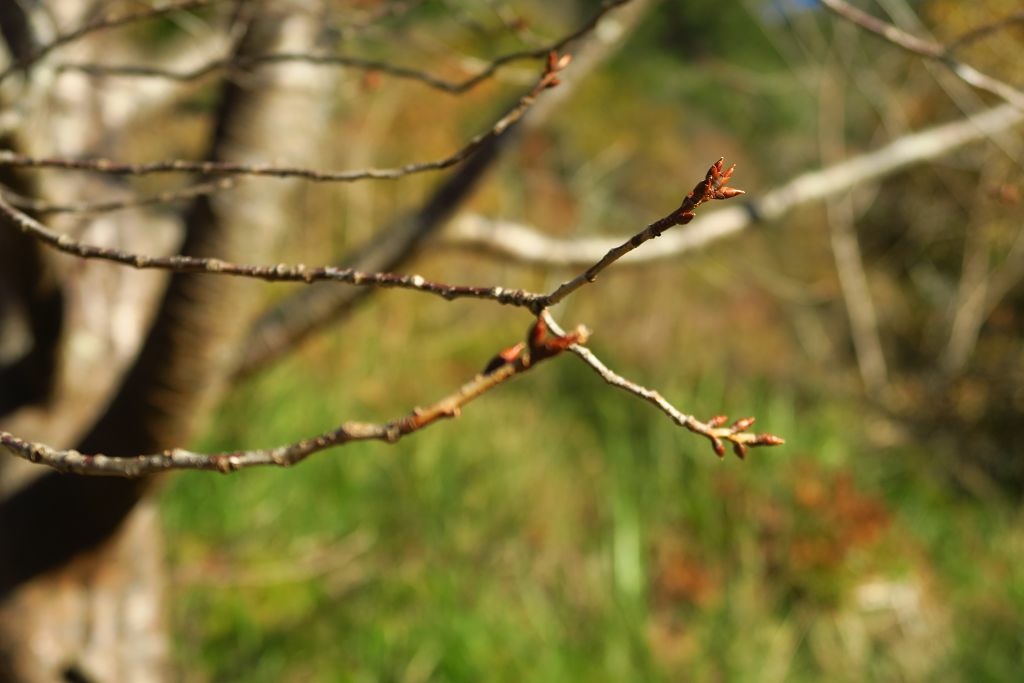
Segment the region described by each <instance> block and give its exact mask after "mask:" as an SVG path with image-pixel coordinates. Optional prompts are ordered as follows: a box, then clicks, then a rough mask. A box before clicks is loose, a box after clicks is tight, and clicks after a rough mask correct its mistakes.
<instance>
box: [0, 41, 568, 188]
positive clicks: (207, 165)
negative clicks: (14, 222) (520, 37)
mask: <svg viewBox="0 0 1024 683" xmlns="http://www.w3.org/2000/svg"><path fill="white" fill-rule="evenodd" d="M569 61H570V57H569V55H562V56H561V57H559V56H558V55H557V54H556V53H554V52H552V53H549V55H548V61H547V64H546V66H545V68H544V73H543V74H542V75H541V77H540V78H539V79H538V80H537V83H536V84H535V85H534V86H533V87H532V88H530V90H529V92H527V93H526V94H525V95H523V96H522V97H520V98H519V100H518V101H517V102H516V104H515V105H514V106H513V107H512V109H511V110H509V111H508V112H507V113H506V114H505V115H504V116H502V117H501V118H500V119H498V121H497V122H496V123H495V124H494V125H493V126H491V127H490V128H489V129H488V130H486V131H485V132H483V133H479V134H477V135H475V136H473V138H471V139H470V140H469V142H468V143H466V144H465V145H464V146H463V147H462V148H460V149H459V150H457V151H456V152H454V153H452V154H450V155H448V156H446V157H444V158H443V159H437V160H435V161H421V162H416V163H411V164H406V165H404V166H398V167H394V168H368V169H361V170H352V171H317V170H315V169H311V168H305V167H300V166H276V165H273V164H241V163H232V162H218V161H190V160H187V159H171V160H165V161H154V162H149V163H143V164H128V163H122V162H118V161H112V160H110V159H72V158H65V157H52V158H39V157H32V156H27V155H23V154H17V153H15V152H13V151H11V150H0V166H10V167H14V168H56V169H61V170H68V171H95V172H97V173H107V174H112V175H133V176H141V175H150V174H153V173H195V174H200V175H216V174H230V175H249V176H263V177H271V178H301V179H303V180H310V181H316V182H354V181H357V180H366V179H374V180H394V179H396V178H402V177H405V176H408V175H413V174H415V173H423V172H425V171H439V170H443V169H446V168H450V167H452V166H454V165H456V164H458V163H459V162H461V161H463V160H464V159H466V158H467V157H469V156H470V155H471V154H473V153H474V152H476V151H477V150H478V149H480V147H481V146H482V145H484V143H486V142H487V141H488V140H490V139H491V138H494V137H497V136H499V135H501V134H502V133H504V132H505V131H506V130H507V129H508V127H509V126H511V125H512V124H514V123H515V122H516V121H518V120H519V119H521V118H522V117H523V114H525V113H526V112H527V110H529V108H530V107H531V106H533V103H534V102H536V101H537V97H538V96H539V95H540V94H541V93H542V92H543V91H545V90H547V89H549V88H553V87H555V86H557V85H558V83H559V80H558V75H557V74H558V72H559V71H561V70H562V69H564V68H565V67H566V66H568V64H569Z"/></svg>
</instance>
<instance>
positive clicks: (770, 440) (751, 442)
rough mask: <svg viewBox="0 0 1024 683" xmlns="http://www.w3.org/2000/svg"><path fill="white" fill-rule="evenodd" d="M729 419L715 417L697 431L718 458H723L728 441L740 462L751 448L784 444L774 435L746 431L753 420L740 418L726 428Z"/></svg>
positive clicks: (783, 441)
mask: <svg viewBox="0 0 1024 683" xmlns="http://www.w3.org/2000/svg"><path fill="white" fill-rule="evenodd" d="M728 421H729V418H728V417H726V416H725V415H715V416H714V417H712V418H711V419H710V420H708V421H707V423H706V424H704V425H703V426H702V428H701V429H699V430H697V431H699V432H700V433H702V434H703V435H704V436H706V437H707V438H708V440H709V441H710V442H711V449H712V450H713V451H714V452H715V455H717V456H718V457H719V458H723V457H725V444H724V443H723V442H724V441H728V442H729V443H731V444H732V452H733V453H734V454H735V455H736V457H737V458H739V459H740V460H744V459H746V457H747V453H748V451H749V450H750V449H751V448H756V447H758V446H779V445H781V444H784V443H786V442H785V440H784V439H782V438H781V437H778V436H775V435H774V434H767V433H764V434H750V433H749V432H748V431H747V430H748V429H750V428H751V427H752V426H754V422H755V419H754V418H752V417H742V418H740V419H738V420H736V421H735V422H733V423H732V424H731V425H729V426H728V427H725V426H724V425H725V423H726V422H728Z"/></svg>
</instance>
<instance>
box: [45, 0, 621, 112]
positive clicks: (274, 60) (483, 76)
mask: <svg viewBox="0 0 1024 683" xmlns="http://www.w3.org/2000/svg"><path fill="white" fill-rule="evenodd" d="M631 1H632V0H610V1H608V2H604V3H602V5H601V6H600V8H599V9H598V10H597V12H596V13H595V14H594V15H593V16H591V17H590V19H588V20H587V21H586V23H584V24H583V25H581V26H580V27H579V28H577V29H576V30H575V31H573V32H572V33H569V34H567V35H565V36H563V37H561V38H559V39H558V40H555V41H553V42H551V43H549V44H547V45H545V46H543V47H539V48H534V49H530V50H517V51H515V52H509V53H506V54H504V55H501V56H500V57H497V58H495V59H493V60H491V61H490V62H488V63H487V64H486V65H485V66H484V67H483V68H481V69H480V70H479V71H477V72H476V73H474V74H473V75H472V76H468V77H466V78H464V79H462V80H449V79H446V78H442V77H440V76H436V75H434V74H432V73H430V72H428V71H426V70H424V69H418V68H415V67H410V66H402V65H399V64H393V63H391V62H385V61H382V60H377V59H366V58H363V57H355V56H352V55H337V54H309V53H301V52H275V53H267V54H261V55H251V56H248V57H245V58H242V59H238V58H231V57H225V58H222V59H215V60H212V61H210V62H207V63H206V64H203V65H201V66H198V67H196V68H194V69H189V70H186V71H173V70H170V69H164V68H160V67H154V66H148V65H113V64H93V63H65V64H61V65H60V66H58V67H57V70H58V71H66V72H76V73H82V74H86V75H88V76H103V77H106V76H119V77H138V78H163V79H167V80H172V81H181V82H188V81H194V80H198V79H200V78H203V77H205V76H208V75H209V74H211V73H215V72H217V71H221V70H225V69H252V68H254V67H258V66H265V65H271V64H283V63H302V64H310V65H313V66H328V67H332V66H333V67H343V68H349V69H359V70H362V71H372V72H376V73H381V74H385V75H387V76H392V77H394V78H400V79H405V80H412V81H416V82H419V83H422V84H424V85H426V86H428V87H430V88H434V89H436V90H440V91H441V92H445V93H449V94H453V95H460V94H462V93H465V92H467V91H469V90H471V89H473V88H475V87H476V86H478V85H479V84H481V83H483V82H484V81H486V80H488V79H489V78H491V77H492V76H494V74H496V73H497V72H498V71H499V70H500V69H501V68H502V67H504V66H507V65H509V64H512V63H515V62H521V61H526V60H530V59H538V58H541V57H546V56H547V55H548V54H549V53H550V52H561V51H562V49H563V48H564V47H565V46H566V45H568V44H569V43H571V42H573V41H574V40H577V39H579V38H580V37H582V36H584V35H586V34H587V33H589V32H590V31H592V30H593V29H594V27H595V26H596V25H597V24H598V22H600V21H601V19H602V18H603V17H604V16H605V15H606V14H607V13H608V12H610V11H612V10H613V9H615V8H616V7H619V6H621V5H624V4H626V3H628V2H631Z"/></svg>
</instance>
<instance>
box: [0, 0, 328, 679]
mask: <svg viewBox="0 0 1024 683" xmlns="http://www.w3.org/2000/svg"><path fill="white" fill-rule="evenodd" d="M85 5H87V3H76V2H63V3H53V7H54V11H55V12H56V13H57V15H58V25H61V26H76V25H79V24H80V23H81V22H82V21H83V19H84V12H85V11H86V8H85V7H84V6H85ZM310 5H311V3H308V4H307V5H306V6H305V7H304V11H302V12H290V13H287V14H284V13H277V12H276V11H275V8H274V4H273V3H255V2H249V3H239V4H238V5H237V6H236V7H235V9H234V11H235V14H234V16H233V17H232V19H231V21H232V25H231V31H230V34H231V35H232V36H234V47H233V50H234V51H235V53H236V55H238V56H241V55H245V54H247V53H262V52H266V51H268V50H273V49H279V50H293V51H304V52H309V51H310V50H311V48H312V47H313V45H314V43H315V42H316V40H317V38H318V30H319V25H320V22H319V21H318V17H317V15H316V13H315V12H314V11H312V7H311V6H310ZM14 14H18V13H17V12H15V13H14ZM22 19H24V17H21V18H19V17H17V16H15V17H14V18H11V17H10V16H2V17H0V22H2V23H3V24H4V29H5V30H4V35H5V38H6V40H7V42H8V45H10V46H12V52H14V51H15V50H17V49H21V48H20V47H18V46H21V45H23V44H25V43H26V42H28V43H29V44H31V43H33V42H39V40H38V38H37V37H33V36H26V35H25V31H27V30H28V26H29V25H30V23H29V22H26V21H23V20H22ZM11 36H16V37H13V38H12V37H11ZM108 40H109V38H108V37H107V36H103V37H102V38H100V39H99V40H88V41H81V44H80V45H79V44H76V45H75V46H74V48H75V49H76V50H83V51H92V52H93V53H96V52H98V51H100V50H108V49H110V46H109V43H108V42H107V41H108ZM335 73H336V72H333V71H331V70H315V69H308V68H304V67H302V66H298V67H296V66H287V65H278V66H274V67H271V68H263V69H260V70H259V72H258V73H257V72H244V73H237V72H235V73H232V74H231V76H230V79H229V80H226V81H225V82H224V83H223V85H222V86H221V87H220V94H219V105H218V107H217V109H216V112H215V113H214V121H213V125H212V127H211V130H210V133H209V142H208V144H207V147H208V149H207V152H206V155H205V158H209V159H231V160H233V161H242V162H246V161H250V162H251V161H254V160H256V159H268V158H270V159H289V160H292V161H296V162H301V163H303V164H309V165H315V163H316V157H317V152H318V146H317V141H318V140H319V139H320V135H319V134H318V133H319V131H320V130H322V129H323V126H324V124H325V123H326V118H327V112H326V109H327V106H328V104H329V102H330V98H329V97H328V93H329V92H330V83H329V79H331V78H333V77H334V75H335ZM49 75H50V74H46V73H45V64H42V65H37V68H34V69H33V71H32V72H31V74H30V75H29V77H28V79H27V80H26V81H25V82H24V83H15V84H11V83H8V86H9V89H8V90H7V91H5V93H4V94H5V98H6V96H8V94H9V93H13V92H15V90H18V92H17V95H16V97H17V100H18V102H17V105H16V106H12V109H13V110H15V111H17V112H18V115H19V116H21V117H24V119H23V120H24V121H33V123H35V124H36V125H32V126H28V125H25V126H21V127H20V129H19V130H20V131H26V132H25V134H24V135H22V136H21V137H19V138H18V139H16V140H12V141H11V144H10V146H12V147H14V148H16V149H20V150H22V151H25V152H28V153H31V154H40V155H42V154H61V155H66V156H74V155H76V154H89V155H98V156H104V155H106V154H107V153H108V152H107V150H106V149H105V147H106V146H107V145H110V144H112V142H111V141H113V140H116V139H117V137H118V134H119V130H118V129H117V127H118V126H119V125H122V122H121V121H120V120H118V118H117V117H119V116H124V113H123V111H124V110H123V108H121V107H115V106H112V105H111V103H110V101H109V99H105V98H109V97H112V96H113V95H112V94H111V93H108V92H106V91H105V90H104V89H102V88H101V89H94V88H92V87H90V84H89V83H88V82H86V81H83V79H82V78H81V77H78V76H62V77H61V78H59V79H57V80H56V81H54V82H53V83H51V84H49V85H43V84H40V81H41V80H45V76H49ZM12 85H13V86H16V88H11V87H10V86H12ZM111 92H112V93H116V90H112V91H111ZM138 104H139V107H140V111H143V112H145V111H146V109H147V108H148V107H149V106H151V105H152V102H146V101H144V100H142V99H139V100H138ZM115 111H116V112H118V113H117V114H116V115H115V113H114V112H115ZM107 114H109V116H107ZM140 115H145V114H144V113H143V114H140ZM132 124H133V125H141V126H143V127H145V125H146V122H145V121H142V120H140V121H134V122H132ZM146 132H147V133H150V132H151V133H152V134H153V135H159V133H160V131H158V130H152V131H146ZM50 178H51V176H50V174H47V181H48V182H47V183H42V184H41V186H40V187H39V188H36V189H37V190H38V192H37V193H33V194H36V196H45V197H47V198H49V199H51V200H54V201H62V202H64V201H69V200H75V199H86V198H96V195H97V192H96V189H97V183H98V182H101V181H97V180H95V179H93V178H89V177H87V176H83V175H80V174H75V175H71V174H65V175H62V176H59V177H54V178H53V179H52V180H50ZM4 180H5V181H7V182H6V184H7V185H8V186H9V187H12V188H14V189H17V188H23V187H24V186H27V185H28V184H31V183H33V182H36V181H35V179H34V178H33V177H31V176H30V175H28V174H24V176H19V177H17V178H5V179H4ZM40 182H41V181H40ZM102 182H104V183H105V185H104V186H103V187H102V189H103V196H109V195H110V194H111V193H116V192H118V191H119V190H118V188H117V187H116V186H114V185H113V184H111V183H110V182H109V181H102ZM295 189H296V184H295V183H294V182H281V181H280V180H277V181H273V182H271V181H253V182H250V183H247V184H245V185H244V186H243V187H241V188H239V189H238V190H237V191H235V192H234V193H232V195H231V197H230V198H227V199H222V198H218V197H213V198H210V197H201V198H199V199H196V200H194V201H193V202H192V204H191V206H189V207H188V208H187V209H185V210H184V211H182V212H181V213H180V214H179V215H170V216H169V215H168V214H167V213H166V212H164V213H162V214H161V213H156V212H151V211H147V210H142V209H138V210H132V211H125V212H120V213H118V214H112V215H107V216H101V217H96V218H94V219H82V218H79V219H78V220H77V221H76V222H74V223H73V224H71V225H70V226H69V227H70V229H71V230H72V231H73V232H74V234H76V235H77V236H79V237H83V238H84V239H86V240H87V241H93V242H98V243H106V244H113V245H116V246H118V247H119V248H127V249H134V250H137V251H141V252H147V253H169V252H170V251H180V253H185V254H191V255H198V256H210V255H214V254H216V255H217V256H218V257H222V258H228V259H234V260H257V261H258V260H262V259H266V258H268V257H269V255H270V254H271V253H272V252H273V247H274V244H275V241H276V238H277V237H278V236H279V235H280V234H281V233H283V232H284V231H285V230H286V229H287V228H288V227H289V226H290V225H294V222H295V216H294V215H293V213H292V211H291V203H292V202H291V200H292V199H294V195H295ZM121 191H122V192H125V191H126V190H121ZM12 234H14V235H16V234H17V233H16V232H14V231H12V230H4V231H0V236H2V239H4V240H6V241H7V242H8V243H9V244H8V243H5V244H4V245H2V246H3V252H4V254H5V255H11V256H14V255H15V254H17V257H16V260H17V262H18V263H19V264H21V265H22V267H21V268H19V269H16V270H11V269H8V268H5V269H4V272H5V275H4V280H3V281H2V282H0V288H2V289H0V301H2V303H3V306H2V308H0V315H3V316H4V317H3V319H2V320H3V324H4V327H3V338H4V344H5V345H6V346H9V348H8V349H7V350H6V353H0V376H3V377H16V376H19V375H18V373H19V372H23V371H24V370H22V371H19V367H20V368H23V369H24V368H26V364H29V365H28V367H29V369H30V370H31V372H29V373H26V374H25V376H32V377H33V378H34V379H33V380H32V381H30V382H22V383H20V384H19V383H18V382H14V381H5V382H4V385H3V389H2V390H0V399H2V406H0V408H2V409H3V415H2V416H0V420H2V423H3V424H4V426H5V428H7V429H13V430H16V431H19V432H20V433H23V434H26V435H30V436H32V437H39V438H45V439H47V440H49V441H51V442H57V443H63V444H65V445H75V446H76V447H79V448H81V449H83V450H88V451H91V452H96V451H100V452H104V453H107V454H110V455H115V456H117V455H130V454H134V453H138V452H152V451H158V450H161V449H164V448H168V447H171V446H174V445H180V444H182V443H185V442H187V441H188V440H189V439H190V438H193V437H194V436H195V434H196V432H197V429H198V428H199V427H200V425H201V422H202V420H203V419H204V418H205V417H206V416H207V415H208V414H209V412H210V409H211V407H212V406H213V405H214V403H215V401H216V400H217V399H218V397H219V395H220V394H221V393H222V390H223V389H224V387H225V385H226V383H227V380H228V374H229V370H230V369H231V368H232V367H233V366H234V365H235V362H236V361H235V358H234V354H235V353H236V349H238V348H239V346H240V341H241V336H242V335H243V333H244V331H245V330H246V329H247V328H248V325H249V323H250V321H251V318H252V317H253V315H254V314H255V311H254V310H253V307H254V305H256V303H258V301H259V297H258V296H257V293H258V288H259V286H260V285H259V283H254V282H251V281H245V280H241V279H230V278H211V277H206V276H201V275H188V274H175V275H174V276H172V277H170V278H167V277H166V276H161V275H159V274H153V273H140V272H130V271H126V270H125V269H121V268H118V267H116V266H111V265H109V264H102V263H82V262H75V261H73V260H71V259H66V258H63V257H53V255H52V254H45V253H40V252H39V250H38V248H37V247H35V245H32V244H29V243H23V242H22V241H19V238H18V237H11V235H12ZM174 242H180V244H181V246H180V247H179V248H175V247H174V246H173V244H174ZM53 271H56V272H57V273H58V274H59V278H58V279H57V280H54V279H53V277H52V272H53ZM56 281H59V282H61V283H62V284H63V290H61V289H59V288H57V287H56V285H55V284H54V282H56ZM62 291H63V292H66V293H67V296H66V297H65V299H66V301H63V303H62V298H61V292H62ZM33 297H35V298H40V297H42V298H43V299H44V300H45V301H48V302H50V303H49V305H47V306H45V307H40V306H38V305H37V303H36V302H35V298H33ZM54 302H56V303H54ZM9 330H12V331H13V330H20V331H21V332H20V334H19V336H20V341H17V342H15V341H8V338H9V337H10V336H12V334H13V333H12V332H9ZM58 346H59V350H57V351H54V349H58ZM2 351H4V349H3V348H2V347H0V352H2ZM57 357H60V358H61V359H62V361H63V362H62V363H61V364H57V363H55V362H54V359H55V358H57ZM4 373H6V374H4ZM47 377H49V378H50V380H49V381H47V379H46V378H47ZM51 384H52V386H53V391H52V392H51V391H48V389H49V386H48V385H51ZM83 435H84V436H83ZM0 468H2V469H0V680H12V681H54V680H97V681H104V682H105V683H110V682H114V681H132V682H139V681H151V680H163V679H164V678H166V677H167V670H166V668H167V638H166V633H165V631H166V629H165V618H164V614H163V610H162V593H163V577H162V574H161V566H162V559H163V558H162V546H161V543H160V533H159V524H158V518H157V516H156V514H155V509H154V504H153V503H152V502H151V501H149V500H148V499H147V498H146V494H147V492H148V491H149V490H150V489H151V488H152V486H153V483H154V482H152V481H150V480H122V479H96V478H80V477H73V476H66V475H58V474H55V473H52V472H40V471H37V470H34V469H32V468H26V467H25V466H24V465H23V464H21V463H14V462H13V461H12V460H10V459H4V461H2V463H0Z"/></svg>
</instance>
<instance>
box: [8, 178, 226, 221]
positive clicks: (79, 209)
mask: <svg viewBox="0 0 1024 683" xmlns="http://www.w3.org/2000/svg"><path fill="white" fill-rule="evenodd" d="M236 184H237V181H236V180H235V179H234V178H220V179H218V180H214V181H212V182H207V183H197V184H195V185H190V186H189V187H184V188H181V189H178V190H165V191H163V192H158V193H156V194H152V195H147V196H145V197H134V196H133V197H127V198H125V199H111V200H100V201H92V202H90V201H81V202H68V203H64V204H58V203H55V202H48V201H46V200H45V199H38V198H36V197H24V196H22V195H19V194H17V193H16V192H13V191H11V190H8V189H6V188H3V187H0V195H3V196H4V197H5V198H6V199H7V201H9V202H10V203H11V204H12V205H14V206H16V207H18V208H19V209H24V210H26V211H33V212H35V213H39V214H51V213H77V214H91V213H107V212H110V211H121V210H123V209H132V208H137V207H140V206H151V205H154V204H170V203H172V202H177V201H182V200H186V199H195V198H196V197H202V196H205V195H209V194H213V193H215V192H220V191H222V190H228V189H231V188H232V187H235V185H236Z"/></svg>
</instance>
